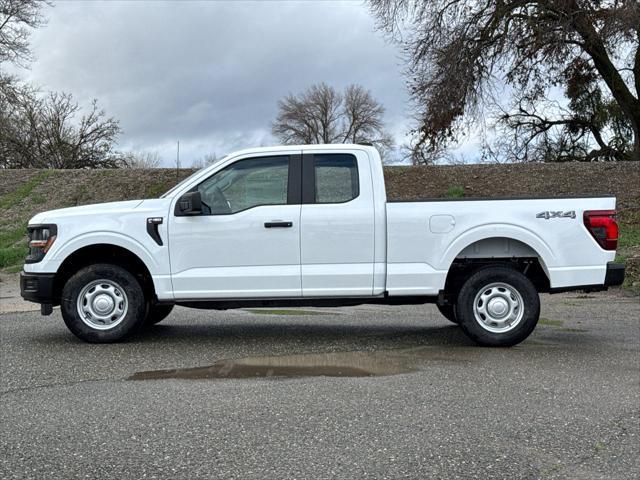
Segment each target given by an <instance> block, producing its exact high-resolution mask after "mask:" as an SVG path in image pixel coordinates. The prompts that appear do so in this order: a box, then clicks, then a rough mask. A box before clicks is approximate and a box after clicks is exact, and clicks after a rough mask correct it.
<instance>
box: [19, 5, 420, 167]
mask: <svg viewBox="0 0 640 480" xmlns="http://www.w3.org/2000/svg"><path fill="white" fill-rule="evenodd" d="M47 15H48V17H49V23H48V25H47V26H46V27H44V28H42V29H40V30H38V31H37V32H35V33H34V35H33V37H32V40H33V48H34V53H35V56H36V61H35V62H34V63H33V65H32V67H31V69H30V70H29V71H25V72H21V76H23V77H25V78H28V79H30V80H32V81H33V82H35V83H37V84H39V85H41V86H42V87H43V88H44V89H50V90H64V91H69V92H71V93H73V94H74V95H75V96H76V97H77V98H78V99H79V100H80V101H81V102H83V103H84V102H88V101H89V100H90V99H92V98H97V99H98V100H99V102H100V105H101V106H102V107H104V108H105V110H106V111H107V112H108V113H109V114H110V115H113V116H114V117H116V118H118V119H119V120H120V122H121V126H122V128H123V129H124V132H125V133H124V135H123V136H122V137H121V140H120V146H121V148H123V149H135V150H157V151H158V152H159V153H160V154H161V156H162V157H163V159H164V162H165V164H167V165H168V164H170V163H171V162H173V158H174V156H175V141H176V140H178V139H179V140H180V142H181V152H183V155H182V157H183V162H184V163H186V164H190V163H191V160H193V159H196V158H199V157H201V156H203V155H204V154H205V153H208V152H212V151H215V152H217V153H218V154H219V155H220V154H224V153H228V152H230V151H232V150H234V149H237V148H242V147H247V146H255V145H261V144H264V145H266V144H272V143H275V140H274V139H273V138H272V137H271V135H270V122H271V121H272V119H273V118H274V117H275V114H276V102H277V100H278V99H280V98H282V97H283V96H284V95H286V94H287V93H290V92H291V93H295V92H299V91H301V90H303V89H305V88H307V87H308V86H309V85H311V84H312V83H314V82H319V81H325V82H327V83H329V84H331V85H333V86H335V87H337V88H342V87H343V86H346V85H347V84H350V83H360V84H362V85H364V86H365V87H366V88H369V89H370V90H371V91H372V92H373V94H374V96H375V97H376V98H377V99H378V100H380V101H381V102H382V103H383V104H384V106H385V107H386V109H387V114H386V121H387V124H388V126H389V129H390V130H391V131H392V132H393V133H394V135H395V136H396V139H397V140H398V141H399V142H400V141H402V140H403V139H404V138H403V135H404V133H405V132H406V130H407V128H408V121H407V116H408V115H407V110H408V108H407V104H408V98H407V93H406V90H405V87H404V78H403V77H402V74H401V71H402V61H401V60H400V58H399V51H398V49H397V47H396V46H393V45H389V44H388V43H386V42H385V40H384V38H383V37H382V35H381V34H380V33H379V32H375V31H374V20H373V19H372V17H371V15H370V14H369V12H368V10H367V8H366V6H365V5H363V4H361V3H360V2H333V1H332V2H322V1H315V2H313V1H310V2H266V1H263V2H166V3H165V2H132V1H130V2H114V1H109V2H60V3H58V4H56V6H55V8H52V9H49V10H48V11H47Z"/></svg>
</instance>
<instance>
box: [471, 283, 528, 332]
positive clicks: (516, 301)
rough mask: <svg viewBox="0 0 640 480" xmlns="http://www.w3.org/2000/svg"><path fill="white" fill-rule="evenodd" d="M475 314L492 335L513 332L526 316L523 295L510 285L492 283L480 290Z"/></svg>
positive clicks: (475, 301)
mask: <svg viewBox="0 0 640 480" xmlns="http://www.w3.org/2000/svg"><path fill="white" fill-rule="evenodd" d="M473 314H474V316H475V318H476V321H477V322H478V323H479V324H480V326H481V327H482V328H484V329H485V330H487V331H489V332H491V333H505V332H508V331H510V330H513V329H514V328H516V327H517V326H518V324H519V323H520V322H521V321H522V317H523V316H524V301H523V300H522V295H520V292H518V290H516V289H515V288H514V287H512V286H511V285H509V284H508V283H501V282H498V283H491V284H489V285H486V286H484V287H482V288H481V289H480V291H479V292H478V294H477V295H476V298H475V300H474V302H473Z"/></svg>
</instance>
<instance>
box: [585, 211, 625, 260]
mask: <svg viewBox="0 0 640 480" xmlns="http://www.w3.org/2000/svg"><path fill="white" fill-rule="evenodd" d="M584 226H585V227H587V230H589V233H591V236H592V237H593V238H595V240H596V242H598V244H599V245H600V246H601V247H602V248H604V249H605V250H615V249H616V248H617V247H618V222H616V211H615V210H587V211H586V212H584Z"/></svg>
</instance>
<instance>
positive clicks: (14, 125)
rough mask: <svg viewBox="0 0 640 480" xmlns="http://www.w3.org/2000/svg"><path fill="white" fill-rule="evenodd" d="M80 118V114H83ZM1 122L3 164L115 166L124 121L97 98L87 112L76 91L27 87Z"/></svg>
mask: <svg viewBox="0 0 640 480" xmlns="http://www.w3.org/2000/svg"><path fill="white" fill-rule="evenodd" d="M78 117H79V118H78ZM3 118H4V119H3V120H2V124H0V126H1V128H0V168H115V167H118V166H120V160H119V156H118V154H117V152H115V150H114V144H115V138H116V137H117V136H118V135H119V134H120V127H119V125H118V122H117V121H116V120H114V119H113V118H107V117H106V114H105V112H104V111H103V110H100V109H99V108H98V105H97V101H95V100H94V101H93V102H92V104H91V106H90V108H89V109H88V110H87V111H86V112H85V113H82V112H81V109H80V107H79V106H78V104H77V103H76V102H75V101H74V100H73V97H72V96H71V95H70V94H65V93H62V94H60V93H51V94H49V95H48V96H46V97H44V98H39V97H38V96H37V95H36V92H34V91H33V90H31V89H27V88H22V89H21V90H19V91H18V93H17V98H16V99H15V101H14V103H12V105H11V110H10V113H9V115H6V116H4V117H3Z"/></svg>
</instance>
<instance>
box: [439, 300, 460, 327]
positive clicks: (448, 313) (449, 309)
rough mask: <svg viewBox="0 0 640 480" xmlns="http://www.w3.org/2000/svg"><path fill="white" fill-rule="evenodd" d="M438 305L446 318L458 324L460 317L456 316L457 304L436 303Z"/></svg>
mask: <svg viewBox="0 0 640 480" xmlns="http://www.w3.org/2000/svg"><path fill="white" fill-rule="evenodd" d="M436 307H438V310H440V313H441V314H442V316H443V317H444V318H446V319H447V320H449V321H450V322H453V323H455V324H458V323H459V322H458V317H456V307H455V305H438V304H437V303H436Z"/></svg>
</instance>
